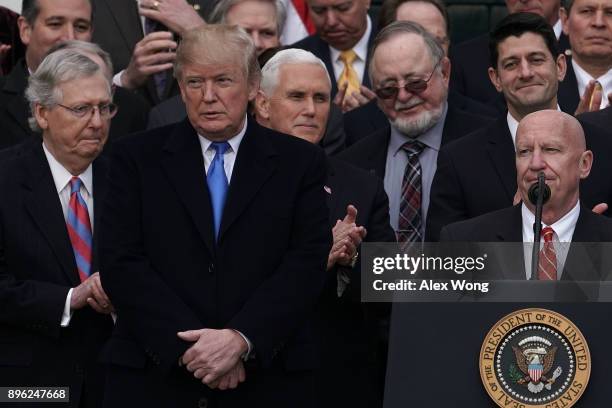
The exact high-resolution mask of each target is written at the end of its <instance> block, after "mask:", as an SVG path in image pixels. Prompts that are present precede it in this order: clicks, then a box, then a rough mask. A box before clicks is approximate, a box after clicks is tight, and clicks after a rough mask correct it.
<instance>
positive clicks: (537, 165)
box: [529, 149, 546, 172]
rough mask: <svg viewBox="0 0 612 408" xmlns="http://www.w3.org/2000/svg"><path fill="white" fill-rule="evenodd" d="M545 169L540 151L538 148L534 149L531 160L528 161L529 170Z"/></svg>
mask: <svg viewBox="0 0 612 408" xmlns="http://www.w3.org/2000/svg"><path fill="white" fill-rule="evenodd" d="M545 169H546V162H545V161H544V158H543V157H542V152H541V150H540V149H535V150H534V151H533V153H532V154H531V160H530V161H529V170H532V171H534V172H538V171H540V170H545Z"/></svg>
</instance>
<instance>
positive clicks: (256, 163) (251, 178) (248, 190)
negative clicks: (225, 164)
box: [219, 120, 276, 242]
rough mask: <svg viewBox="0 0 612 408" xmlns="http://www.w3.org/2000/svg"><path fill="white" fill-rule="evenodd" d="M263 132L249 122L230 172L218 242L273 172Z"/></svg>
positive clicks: (270, 150) (273, 168) (269, 150)
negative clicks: (230, 176)
mask: <svg viewBox="0 0 612 408" xmlns="http://www.w3.org/2000/svg"><path fill="white" fill-rule="evenodd" d="M264 132H265V131H264V129H262V128H261V127H260V126H259V125H257V124H256V123H255V121H253V120H250V121H248V123H247V130H246V133H245V135H244V138H243V139H242V142H241V143H240V148H239V149H238V155H237V156H236V162H235V164H234V169H233V171H232V178H231V181H230V185H229V190H228V192H227V199H226V201H225V208H224V210H223V218H222V220H221V227H220V229H219V242H221V240H222V239H223V235H224V233H225V232H226V231H227V230H228V229H229V228H230V227H231V225H232V224H233V223H234V221H236V219H237V218H238V217H239V216H240V214H241V213H242V212H243V211H244V209H245V208H246V207H247V206H248V205H249V203H250V202H251V200H252V199H253V197H254V196H255V194H257V192H258V191H259V189H260V188H261V186H262V185H263V184H264V183H265V182H266V180H268V178H269V177H270V176H271V175H272V173H273V172H274V170H275V169H276V163H275V162H274V161H273V160H271V158H272V157H273V156H275V155H276V152H275V151H274V148H273V147H272V145H271V144H270V142H269V141H268V136H267V135H266V134H265V133H264Z"/></svg>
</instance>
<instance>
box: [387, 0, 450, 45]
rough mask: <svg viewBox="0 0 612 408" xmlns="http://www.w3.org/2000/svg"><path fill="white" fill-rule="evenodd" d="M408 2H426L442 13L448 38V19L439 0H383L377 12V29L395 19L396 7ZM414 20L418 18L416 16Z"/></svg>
mask: <svg viewBox="0 0 612 408" xmlns="http://www.w3.org/2000/svg"><path fill="white" fill-rule="evenodd" d="M408 2H420V3H427V4H431V5H432V6H434V7H435V8H437V9H438V11H439V12H440V14H442V18H443V19H444V24H445V25H446V36H447V37H448V38H449V39H450V19H449V18H448V11H447V10H446V6H445V5H444V3H443V2H442V1H441V0H384V1H383V3H382V7H381V8H380V12H379V13H378V30H382V29H383V28H385V27H386V26H388V25H389V24H391V23H393V22H394V21H395V20H397V18H396V16H397V9H399V8H400V6H401V5H402V4H404V3H408ZM415 20H418V18H417V19H415ZM417 23H418V21H417Z"/></svg>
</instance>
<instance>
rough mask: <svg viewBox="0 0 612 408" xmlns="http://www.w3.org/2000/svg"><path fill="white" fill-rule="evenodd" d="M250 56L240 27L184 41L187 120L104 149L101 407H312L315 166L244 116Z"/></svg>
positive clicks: (322, 210) (317, 217) (325, 246)
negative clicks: (112, 322) (110, 155)
mask: <svg viewBox="0 0 612 408" xmlns="http://www.w3.org/2000/svg"><path fill="white" fill-rule="evenodd" d="M255 51H256V50H255V46H254V45H253V42H252V41H251V39H250V37H249V36H248V35H247V34H246V33H245V32H244V31H243V30H241V29H239V28H238V27H235V26H233V27H230V26H226V25H209V26H205V27H202V28H198V29H195V30H192V31H190V32H187V33H186V34H185V35H184V36H183V41H182V42H181V44H180V46H179V48H178V50H177V57H176V63H175V72H176V77H177V79H178V83H179V86H180V88H181V96H182V98H183V101H184V102H185V105H186V109H187V116H188V117H187V118H186V119H185V120H184V121H182V122H179V123H177V124H174V125H169V126H165V127H162V128H158V129H153V130H150V131H148V132H144V133H142V134H139V135H135V136H134V137H132V138H130V139H129V140H128V139H124V140H122V141H119V142H118V143H117V145H116V148H115V149H113V152H114V161H113V164H112V167H111V174H110V180H111V189H110V192H109V197H112V198H113V200H112V201H111V200H108V201H107V206H106V207H105V209H106V211H107V212H106V218H105V219H104V220H103V222H102V235H103V238H104V239H103V241H101V243H100V251H101V261H102V265H103V268H104V275H103V279H104V284H105V285H107V286H108V293H109V296H110V298H111V299H112V300H113V302H114V304H115V305H116V306H117V308H118V309H119V310H120V311H121V313H120V316H119V318H118V320H117V325H116V329H115V336H114V337H113V338H112V339H111V341H110V344H109V351H110V353H109V354H108V356H107V358H108V361H109V362H110V363H111V365H110V372H109V377H108V383H107V393H106V397H105V404H106V406H108V407H117V406H147V407H176V406H179V407H183V406H200V407H201V406H223V407H230V408H231V407H244V406H247V405H252V404H253V403H254V402H255V404H256V405H258V406H265V407H279V408H280V407H283V408H284V407H288V406H291V407H307V406H308V407H310V406H313V405H314V401H315V399H314V398H315V397H314V395H313V390H312V370H314V368H315V366H316V363H315V362H316V361H317V356H316V355H315V353H314V349H315V348H314V344H313V343H314V340H313V333H312V331H311V329H310V323H309V322H310V315H311V314H312V312H313V307H314V304H315V302H316V300H317V298H318V296H319V293H320V291H321V290H322V287H323V283H324V279H325V264H326V261H327V254H328V252H329V247H330V246H331V234H330V233H329V230H328V228H327V219H328V211H327V207H326V205H325V190H324V183H325V156H324V154H323V152H322V151H321V150H320V149H318V148H316V147H315V146H312V145H311V144H309V143H306V142H304V141H301V140H299V139H296V138H292V137H288V136H287V135H283V134H279V133H277V132H274V131H272V130H269V129H266V128H263V127H260V126H259V125H258V124H257V123H256V122H255V121H252V120H249V119H248V118H247V105H248V103H249V101H252V100H253V99H254V98H255V96H256V94H257V90H258V89H259V79H260V74H261V72H260V69H259V65H258V63H257V58H256V52H255ZM150 220H155V221H154V222H150Z"/></svg>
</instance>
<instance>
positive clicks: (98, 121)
mask: <svg viewBox="0 0 612 408" xmlns="http://www.w3.org/2000/svg"><path fill="white" fill-rule="evenodd" d="M103 124H104V119H102V115H100V108H99V107H97V106H94V107H93V112H92V114H91V117H90V118H89V127H92V128H96V129H98V128H101V127H102V125H103Z"/></svg>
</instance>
